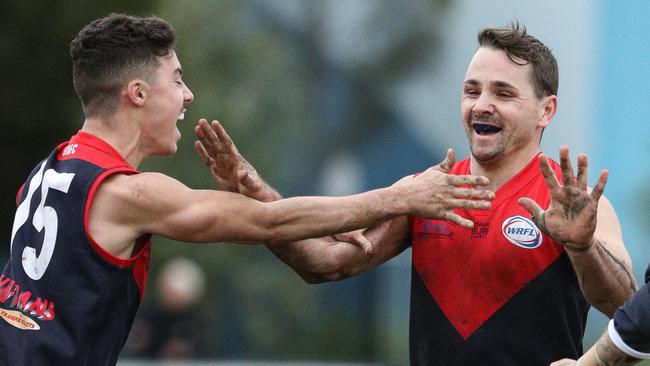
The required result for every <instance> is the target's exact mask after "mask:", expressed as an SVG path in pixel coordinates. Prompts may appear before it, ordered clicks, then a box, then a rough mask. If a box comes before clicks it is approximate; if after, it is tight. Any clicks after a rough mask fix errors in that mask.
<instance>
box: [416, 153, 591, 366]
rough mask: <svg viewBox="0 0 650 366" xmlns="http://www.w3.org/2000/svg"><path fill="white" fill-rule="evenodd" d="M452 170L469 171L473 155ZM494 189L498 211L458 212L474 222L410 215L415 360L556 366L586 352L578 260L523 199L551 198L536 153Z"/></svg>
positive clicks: (446, 365)
mask: <svg viewBox="0 0 650 366" xmlns="http://www.w3.org/2000/svg"><path fill="white" fill-rule="evenodd" d="M551 166H552V168H553V170H554V171H555V172H556V175H557V176H558V177H560V179H561V176H562V174H561V170H560V168H559V166H558V164H557V163H555V162H553V161H551ZM450 173H451V174H457V175H461V174H470V161H469V159H467V160H464V161H462V162H459V163H456V164H455V165H454V167H453V169H452V170H451V172H450ZM495 194H496V197H495V199H494V200H493V201H492V205H491V208H490V209H489V210H486V211H480V210H455V212H456V213H458V214H460V215H461V216H463V217H465V218H467V219H470V220H472V221H474V228H472V229H466V228H462V227H460V226H457V225H455V224H452V223H449V222H447V221H441V220H429V219H423V218H411V240H412V248H413V254H412V257H413V259H412V264H413V268H412V281H411V319H410V357H411V364H412V365H423V366H424V365H444V366H453V365H498V366H507V365H517V366H520V365H527V366H529V365H540V366H541V365H544V366H548V365H549V364H550V363H551V362H552V361H555V360H558V359H561V358H563V357H570V358H576V357H577V356H579V355H580V354H582V336H583V333H584V328H585V324H586V318H587V311H588V309H589V305H588V304H587V302H586V301H585V299H584V297H583V295H582V292H581V291H580V287H579V284H578V280H577V278H576V275H575V272H574V270H573V267H572V265H571V262H570V260H569V258H568V256H567V254H566V253H565V252H564V248H563V247H562V246H560V245H559V244H557V243H556V242H554V241H553V240H552V239H551V238H549V237H547V236H545V234H543V233H541V232H540V230H539V229H538V228H537V227H536V226H535V224H533V222H532V221H531V220H530V214H529V213H528V212H527V211H526V210H525V209H524V208H523V207H521V206H520V205H519V204H518V203H517V200H518V199H519V198H521V197H530V198H532V199H533V200H535V201H536V202H537V203H538V204H539V205H540V206H541V207H542V208H544V209H546V208H547V207H548V205H549V203H550V191H549V189H548V187H547V185H546V182H545V180H544V177H543V176H542V173H541V169H540V168H539V165H538V163H537V157H535V158H534V159H533V160H532V161H531V162H530V163H529V164H528V165H527V166H526V167H525V168H524V169H523V170H522V171H520V172H519V173H518V174H517V175H515V176H514V177H513V178H511V179H510V180H509V181H508V182H506V183H505V184H504V185H503V186H502V187H500V188H499V189H498V190H497V191H496V192H495Z"/></svg>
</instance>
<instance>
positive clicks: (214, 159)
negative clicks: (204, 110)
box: [194, 118, 280, 201]
mask: <svg viewBox="0 0 650 366" xmlns="http://www.w3.org/2000/svg"><path fill="white" fill-rule="evenodd" d="M194 132H195V134H196V137H197V139H198V141H195V142H194V148H195V149H196V152H197V153H198V154H199V156H200V157H201V160H203V162H204V163H205V165H206V166H207V167H208V168H209V169H210V173H212V177H213V178H214V180H215V182H216V183H217V185H219V186H220V187H221V188H222V189H224V190H227V191H231V192H238V193H242V194H244V195H246V196H249V197H251V198H254V199H257V200H260V201H273V200H276V199H279V198H280V195H279V194H278V193H277V192H276V191H275V190H274V189H273V188H271V187H270V186H269V185H268V184H267V183H266V182H264V180H263V179H262V178H261V177H260V176H259V174H257V171H256V170H255V168H254V167H253V166H252V165H251V164H250V163H249V162H248V161H247V160H246V159H245V158H244V157H243V156H242V155H241V154H240V153H239V150H237V147H236V146H235V144H234V143H233V142H232V139H231V138H230V136H228V134H227V133H226V131H225V130H224V129H223V127H222V126H221V124H220V123H219V122H218V121H212V123H211V124H208V121H207V120H206V119H204V118H201V119H200V120H199V123H198V124H197V126H196V127H195V128H194Z"/></svg>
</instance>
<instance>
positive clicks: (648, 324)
mask: <svg viewBox="0 0 650 366" xmlns="http://www.w3.org/2000/svg"><path fill="white" fill-rule="evenodd" d="M648 283H650V266H648V268H647V269H646V272H645V285H643V287H641V288H640V289H639V291H637V292H636V294H634V296H632V297H631V298H630V299H629V300H628V301H627V302H625V304H623V306H622V307H620V308H619V309H618V310H616V312H615V313H614V317H613V318H612V320H610V321H609V326H608V330H607V331H608V332H609V338H610V339H611V340H612V343H614V344H615V345H616V347H618V349H620V350H621V351H623V352H625V353H626V354H628V355H629V356H632V357H635V358H638V359H641V360H648V359H650V288H648Z"/></svg>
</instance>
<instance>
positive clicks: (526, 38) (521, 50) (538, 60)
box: [478, 22, 560, 98]
mask: <svg viewBox="0 0 650 366" xmlns="http://www.w3.org/2000/svg"><path fill="white" fill-rule="evenodd" d="M478 43H479V46H480V47H492V48H496V49H499V50H503V51H504V52H505V53H506V55H508V58H510V60H512V62H514V63H516V64H518V65H527V64H529V63H530V64H531V65H532V67H533V70H532V73H531V78H532V82H533V87H534V89H535V95H536V96H537V98H543V97H545V96H549V95H557V88H558V84H559V78H560V76H559V71H558V66H557V61H556V60H555V56H553V53H552V52H551V50H550V49H549V48H548V47H546V46H545V45H544V44H543V43H542V42H540V41H539V40H538V39H537V38H535V37H533V36H531V35H529V34H528V33H527V32H526V27H520V26H519V22H512V23H510V25H509V26H507V27H500V28H487V29H483V30H482V31H480V32H479V34H478Z"/></svg>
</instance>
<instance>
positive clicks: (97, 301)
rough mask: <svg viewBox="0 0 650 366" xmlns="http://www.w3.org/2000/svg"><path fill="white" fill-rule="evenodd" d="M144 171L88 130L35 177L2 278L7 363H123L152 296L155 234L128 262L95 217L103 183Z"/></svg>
mask: <svg viewBox="0 0 650 366" xmlns="http://www.w3.org/2000/svg"><path fill="white" fill-rule="evenodd" d="M137 173H138V171H137V170H135V169H133V168H132V167H131V166H130V165H129V164H128V163H127V162H126V160H124V158H122V157H121V156H120V155H119V153H118V152H117V151H115V150H114V149H113V148H112V147H111V146H110V145H109V144H108V143H106V142H104V141H102V140H101V139H99V138H97V137H95V136H93V135H90V134H88V133H85V132H82V131H80V132H79V133H78V134H77V135H75V136H73V137H72V139H71V140H70V141H69V142H66V143H63V144H61V145H60V146H59V147H58V148H57V149H56V150H54V151H53V152H52V154H51V155H50V156H49V157H48V158H47V159H46V160H44V161H43V162H41V163H40V164H39V165H38V166H37V167H36V168H35V169H34V170H33V171H32V173H31V174H30V176H29V178H28V179H27V181H26V182H25V184H24V186H23V188H21V190H20V192H19V194H18V199H17V203H18V208H17V210H16V216H15V219H14V225H13V230H12V236H11V257H10V259H9V262H8V263H7V265H6V267H5V269H4V271H3V272H2V276H1V277H0V318H2V320H0V365H11V366H22V365H25V366H26V365H29V366H41V365H57V366H59V365H60V366H63V365H65V366H77V365H84V366H85V365H88V366H91V365H92V366H101V365H115V364H116V363H117V358H118V355H119V352H120V350H121V349H122V347H123V345H124V342H125V341H126V338H127V335H128V333H129V330H130V328H131V324H132V322H133V318H134V317H135V313H136V311H137V309H138V306H139V305H140V300H141V298H142V294H143V291H144V286H145V281H146V275H147V269H148V265H149V257H150V249H151V242H150V238H151V235H146V236H145V237H143V238H141V240H138V243H139V245H137V246H136V247H137V248H138V250H137V253H135V255H134V256H133V257H132V258H130V259H120V258H117V257H114V256H112V255H111V254H109V253H107V252H106V251H104V250H103V249H102V248H101V247H100V246H99V245H98V244H97V243H96V242H95V241H94V240H93V238H92V237H91V236H90V234H89V231H88V214H89V210H90V205H91V204H92V201H93V196H94V193H95V192H96V190H97V187H98V186H99V185H100V183H101V182H102V181H103V180H104V179H106V178H107V177H109V176H110V175H112V174H137Z"/></svg>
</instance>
